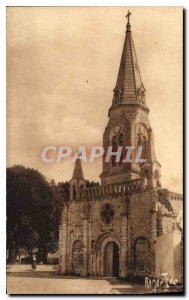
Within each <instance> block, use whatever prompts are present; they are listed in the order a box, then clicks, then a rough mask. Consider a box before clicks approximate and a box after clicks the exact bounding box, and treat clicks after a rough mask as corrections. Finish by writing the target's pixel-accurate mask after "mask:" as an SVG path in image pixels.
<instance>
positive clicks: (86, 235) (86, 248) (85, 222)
mask: <svg viewBox="0 0 189 300" xmlns="http://www.w3.org/2000/svg"><path fill="white" fill-rule="evenodd" d="M88 261H89V204H88V203H87V201H86V200H85V202H84V204H83V271H82V274H81V275H82V276H87V275H88V273H89V269H88Z"/></svg>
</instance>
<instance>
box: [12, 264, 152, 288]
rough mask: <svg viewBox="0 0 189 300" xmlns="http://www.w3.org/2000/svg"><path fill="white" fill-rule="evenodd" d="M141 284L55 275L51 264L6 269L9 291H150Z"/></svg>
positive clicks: (112, 279)
mask: <svg viewBox="0 0 189 300" xmlns="http://www.w3.org/2000/svg"><path fill="white" fill-rule="evenodd" d="M153 292H154V291H153V290H150V291H149V290H147V289H146V288H145V287H144V286H143V285H138V284H130V283H125V282H124V283H122V282H121V281H118V280H117V279H114V278H103V279H102V278H100V279H98V278H90V279H87V278H78V277H65V276H60V275H58V274H57V269H56V267H54V266H49V265H48V266H47V265H42V266H38V267H37V270H36V271H32V270H31V267H30V266H29V265H13V266H8V268H7V293H8V294H145V293H153Z"/></svg>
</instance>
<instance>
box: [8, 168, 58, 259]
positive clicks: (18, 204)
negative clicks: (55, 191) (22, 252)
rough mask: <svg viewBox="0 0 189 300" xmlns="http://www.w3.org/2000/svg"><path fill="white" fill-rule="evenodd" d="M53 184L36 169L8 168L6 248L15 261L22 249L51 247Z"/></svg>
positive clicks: (46, 249)
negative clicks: (51, 185)
mask: <svg viewBox="0 0 189 300" xmlns="http://www.w3.org/2000/svg"><path fill="white" fill-rule="evenodd" d="M51 199H52V192H51V187H50V184H49V183H48V181H47V180H46V178H45V177H44V176H43V175H42V174H41V173H40V172H38V171H37V170H34V169H30V168H25V167H23V166H20V165H16V166H13V167H10V168H7V250H8V253H9V257H8V259H9V261H10V262H14V261H15V255H16V254H17V252H18V250H19V249H21V248H22V249H26V250H27V251H29V252H31V251H32V249H33V248H35V247H37V248H38V249H39V251H40V250H41V249H43V250H45V252H47V251H48V248H49V244H48V243H49V236H50V227H51V224H50V217H49V216H50V202H51Z"/></svg>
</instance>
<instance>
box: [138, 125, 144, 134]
mask: <svg viewBox="0 0 189 300" xmlns="http://www.w3.org/2000/svg"><path fill="white" fill-rule="evenodd" d="M139 131H140V133H142V134H144V133H145V127H144V126H143V125H140V127H139Z"/></svg>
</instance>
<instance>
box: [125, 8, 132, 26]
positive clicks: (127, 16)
mask: <svg viewBox="0 0 189 300" xmlns="http://www.w3.org/2000/svg"><path fill="white" fill-rule="evenodd" d="M131 14H132V13H131V12H130V11H129V10H128V13H127V15H126V16H125V17H126V18H127V20H128V23H129V21H130V16H131Z"/></svg>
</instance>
